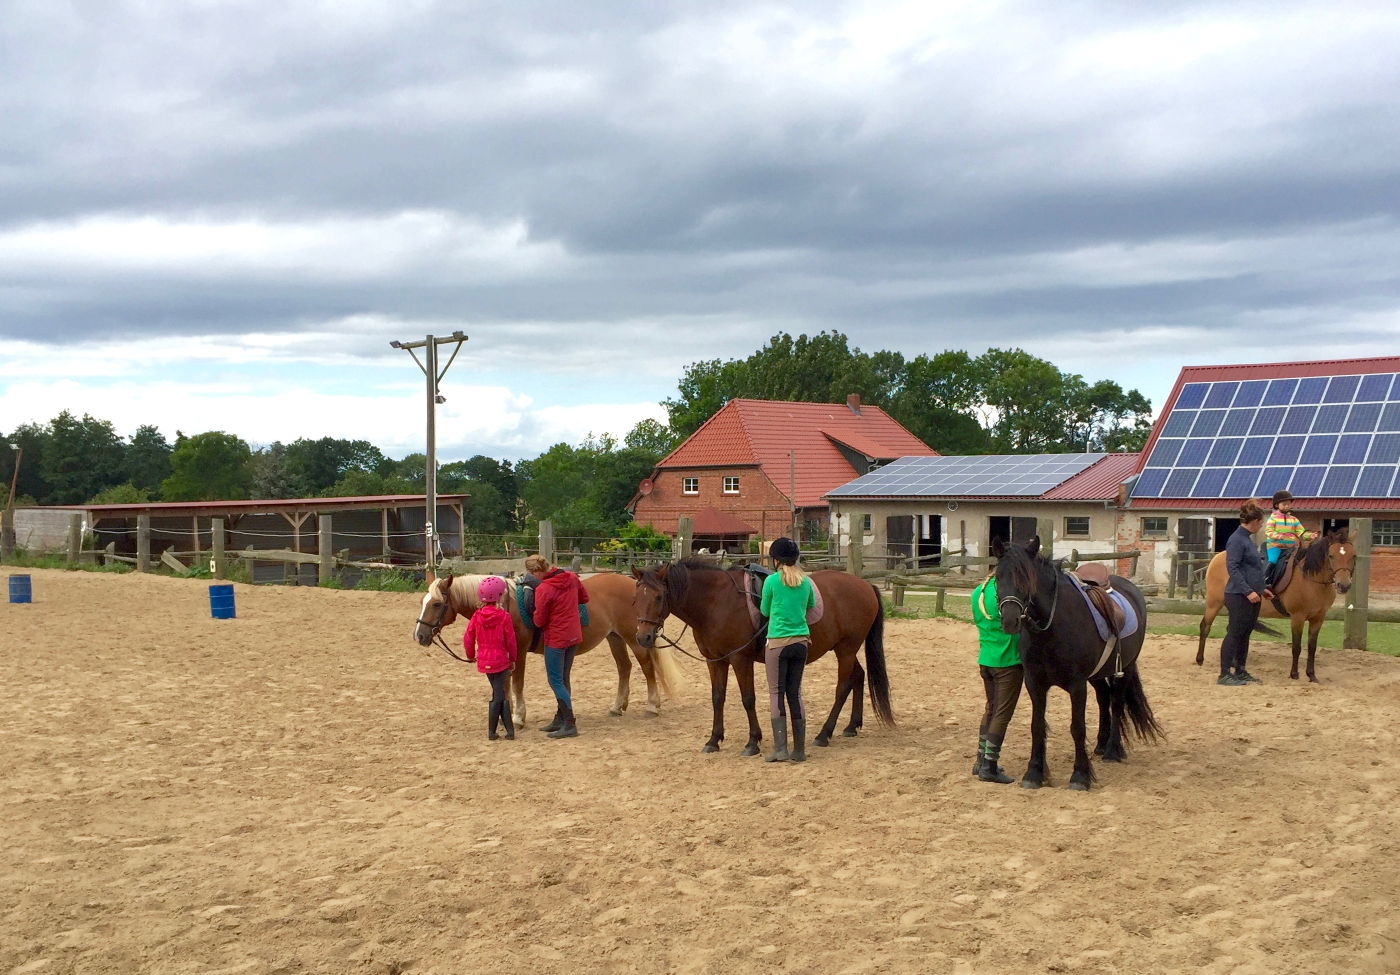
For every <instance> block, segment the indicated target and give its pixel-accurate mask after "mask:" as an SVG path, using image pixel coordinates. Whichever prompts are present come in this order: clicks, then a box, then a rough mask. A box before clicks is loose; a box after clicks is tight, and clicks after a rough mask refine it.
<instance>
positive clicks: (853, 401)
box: [846, 393, 860, 416]
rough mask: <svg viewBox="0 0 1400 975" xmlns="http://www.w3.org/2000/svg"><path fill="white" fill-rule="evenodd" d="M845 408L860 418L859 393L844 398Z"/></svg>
mask: <svg viewBox="0 0 1400 975" xmlns="http://www.w3.org/2000/svg"><path fill="white" fill-rule="evenodd" d="M846 406H847V407H848V408H849V409H850V411H851V412H852V413H854V414H855V415H856V416H860V393H850V394H848V395H847V396H846Z"/></svg>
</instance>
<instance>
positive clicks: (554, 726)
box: [540, 697, 564, 733]
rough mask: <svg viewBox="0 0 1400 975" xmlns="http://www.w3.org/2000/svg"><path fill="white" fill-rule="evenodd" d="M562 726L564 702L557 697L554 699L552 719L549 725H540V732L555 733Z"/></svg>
mask: <svg viewBox="0 0 1400 975" xmlns="http://www.w3.org/2000/svg"><path fill="white" fill-rule="evenodd" d="M563 726H564V702H563V701H561V700H559V699H558V698H557V697H556V698H555V699H554V717H553V719H551V720H550V722H549V724H546V725H540V730H541V731H545V732H551V733H552V732H555V731H558V730H559V729H560V728H562V727H563Z"/></svg>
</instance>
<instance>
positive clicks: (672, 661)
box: [651, 647, 684, 701]
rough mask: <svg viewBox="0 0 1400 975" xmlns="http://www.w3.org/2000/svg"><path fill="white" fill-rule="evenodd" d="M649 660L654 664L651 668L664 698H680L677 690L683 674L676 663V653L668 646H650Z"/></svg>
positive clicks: (672, 699) (674, 699) (670, 699)
mask: <svg viewBox="0 0 1400 975" xmlns="http://www.w3.org/2000/svg"><path fill="white" fill-rule="evenodd" d="M651 661H652V663H653V664H654V665H655V666H654V667H653V668H652V670H653V672H654V673H655V674H656V682H657V683H658V684H660V685H661V693H662V694H665V695H666V700H668V701H678V700H680V698H679V696H678V694H677V691H678V689H679V687H680V683H681V678H682V677H683V676H684V675H682V674H681V669H680V667H679V666H678V665H677V664H676V655H675V654H674V653H672V652H671V650H670V648H669V647H652V649H651Z"/></svg>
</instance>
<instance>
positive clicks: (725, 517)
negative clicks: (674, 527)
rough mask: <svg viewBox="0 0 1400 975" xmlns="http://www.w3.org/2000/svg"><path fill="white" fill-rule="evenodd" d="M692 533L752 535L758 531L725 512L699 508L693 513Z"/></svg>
mask: <svg viewBox="0 0 1400 975" xmlns="http://www.w3.org/2000/svg"><path fill="white" fill-rule="evenodd" d="M692 531H693V532H694V533H695V534H696V535H754V534H757V532H758V529H757V528H751V527H750V526H748V525H746V524H744V523H743V522H742V521H740V520H739V519H738V518H736V517H734V516H733V515H731V514H730V513H729V512H727V511H720V510H718V509H716V508H701V509H700V510H699V511H697V512H695V517H694V519H693V528H692Z"/></svg>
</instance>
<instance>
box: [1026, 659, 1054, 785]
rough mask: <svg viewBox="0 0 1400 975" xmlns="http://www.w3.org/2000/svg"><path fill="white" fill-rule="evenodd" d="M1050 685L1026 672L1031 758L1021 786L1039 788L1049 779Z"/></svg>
mask: <svg viewBox="0 0 1400 975" xmlns="http://www.w3.org/2000/svg"><path fill="white" fill-rule="evenodd" d="M1047 690H1048V685H1046V684H1041V683H1040V682H1039V680H1038V679H1037V678H1034V677H1032V676H1031V675H1030V673H1027V674H1026V694H1027V696H1029V697H1030V699H1031V760H1030V762H1028V763H1027V765H1026V774H1025V775H1023V776H1022V777H1021V788H1023V789H1039V788H1040V787H1041V786H1042V785H1045V783H1046V782H1047V781H1048V780H1049V777H1050V776H1049V771H1048V770H1047V769H1046V767H1045V735H1046V732H1047V730H1048V729H1047V727H1046V723H1045V694H1046V691H1047Z"/></svg>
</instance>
